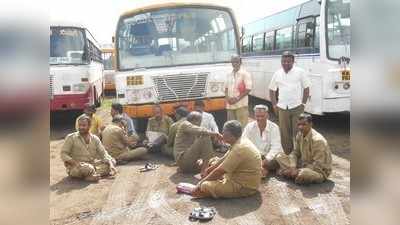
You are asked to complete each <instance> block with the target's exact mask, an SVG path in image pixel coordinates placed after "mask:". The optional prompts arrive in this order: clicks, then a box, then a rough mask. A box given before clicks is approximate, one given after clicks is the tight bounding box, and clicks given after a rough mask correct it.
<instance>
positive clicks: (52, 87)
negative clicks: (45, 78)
mask: <svg viewBox="0 0 400 225" xmlns="http://www.w3.org/2000/svg"><path fill="white" fill-rule="evenodd" d="M53 82H54V75H52V74H49V98H50V99H53V95H54V84H53Z"/></svg>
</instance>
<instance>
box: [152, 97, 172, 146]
mask: <svg viewBox="0 0 400 225" xmlns="http://www.w3.org/2000/svg"><path fill="white" fill-rule="evenodd" d="M153 114H154V116H153V117H151V118H150V119H149V121H148V123H147V129H146V135H147V136H148V138H149V139H151V138H150V137H149V132H152V133H158V134H160V136H159V137H158V138H156V139H155V140H150V143H149V151H150V152H160V151H161V149H162V148H163V147H164V145H165V144H166V143H167V140H168V135H169V129H170V127H171V125H172V123H173V122H174V121H173V120H172V119H171V117H169V116H167V115H164V112H163V110H162V108H161V106H160V105H154V107H153Z"/></svg>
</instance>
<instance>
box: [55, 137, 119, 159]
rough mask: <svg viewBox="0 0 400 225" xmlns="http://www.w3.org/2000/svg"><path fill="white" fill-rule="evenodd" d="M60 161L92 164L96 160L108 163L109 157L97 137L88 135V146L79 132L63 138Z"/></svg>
mask: <svg viewBox="0 0 400 225" xmlns="http://www.w3.org/2000/svg"><path fill="white" fill-rule="evenodd" d="M61 159H62V160H63V161H64V162H65V161H68V160H71V159H73V160H75V161H78V162H87V163H94V162H95V161H96V160H102V161H103V162H105V163H108V162H109V160H111V156H110V155H109V154H108V153H107V152H106V150H105V149H104V146H103V144H102V143H101V141H100V139H99V138H98V137H97V136H95V135H93V134H90V139H89V144H86V142H85V140H84V138H83V137H82V136H81V135H80V134H79V132H75V133H72V134H69V135H68V136H67V137H66V138H65V142H64V145H63V147H62V149H61Z"/></svg>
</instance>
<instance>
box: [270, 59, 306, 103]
mask: <svg viewBox="0 0 400 225" xmlns="http://www.w3.org/2000/svg"><path fill="white" fill-rule="evenodd" d="M310 86H311V81H310V79H309V78H308V75H307V74H306V71H305V70H303V69H301V68H299V67H295V66H293V68H292V69H291V70H290V71H289V72H288V73H285V71H284V70H283V69H282V68H281V69H279V70H278V71H276V72H275V73H274V75H273V76H272V79H271V82H270V85H269V89H270V90H273V91H276V90H277V89H278V88H279V95H278V104H277V106H278V107H279V108H281V109H293V108H296V107H297V106H299V105H301V103H302V98H303V89H305V88H308V87H310Z"/></svg>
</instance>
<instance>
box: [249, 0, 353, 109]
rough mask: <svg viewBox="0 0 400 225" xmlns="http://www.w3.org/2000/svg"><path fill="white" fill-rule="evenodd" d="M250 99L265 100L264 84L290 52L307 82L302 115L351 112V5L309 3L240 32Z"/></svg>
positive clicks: (334, 0) (336, 0)
mask: <svg viewBox="0 0 400 225" xmlns="http://www.w3.org/2000/svg"><path fill="white" fill-rule="evenodd" d="M242 32H243V38H242V56H243V65H244V67H245V68H246V69H247V70H248V71H249V72H250V73H251V74H252V76H253V80H254V81H253V84H254V86H253V89H252V91H251V93H250V95H252V96H254V97H257V98H261V99H264V100H268V101H269V89H268V86H269V82H270V80H271V77H272V75H273V73H274V72H275V71H277V70H278V69H279V68H281V64H280V60H281V54H282V53H283V52H284V51H286V50H289V51H292V52H293V53H295V54H296V64H297V65H298V66H300V67H302V68H303V69H305V70H306V71H307V72H308V74H309V76H310V79H311V81H312V87H311V88H310V95H311V96H310V101H309V102H308V103H307V105H306V108H305V110H306V111H307V112H310V113H312V114H318V115H322V114H324V113H331V112H346V111H348V112H349V111H350V90H351V88H350V64H349V62H350V0H322V1H321V0H319V1H317V0H312V1H308V2H305V3H303V4H301V5H297V6H295V7H292V8H289V9H287V10H285V11H282V12H279V13H276V14H274V15H271V16H267V17H265V18H263V19H260V20H257V21H254V22H252V23H249V24H246V25H244V26H243V27H242Z"/></svg>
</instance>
